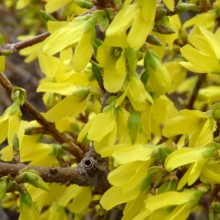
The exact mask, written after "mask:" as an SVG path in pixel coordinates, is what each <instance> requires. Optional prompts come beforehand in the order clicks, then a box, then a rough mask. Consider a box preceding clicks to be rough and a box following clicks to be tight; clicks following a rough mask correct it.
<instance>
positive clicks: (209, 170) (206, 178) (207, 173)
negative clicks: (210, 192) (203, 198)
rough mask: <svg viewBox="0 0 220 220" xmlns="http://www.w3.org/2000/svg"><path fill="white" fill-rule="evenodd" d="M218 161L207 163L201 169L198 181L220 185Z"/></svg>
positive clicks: (219, 165)
mask: <svg viewBox="0 0 220 220" xmlns="http://www.w3.org/2000/svg"><path fill="white" fill-rule="evenodd" d="M219 168H220V164H219V161H209V162H208V163H207V165H206V166H205V167H204V168H203V170H202V172H201V175H200V180H201V181H202V182H204V183H209V184H220V172H219Z"/></svg>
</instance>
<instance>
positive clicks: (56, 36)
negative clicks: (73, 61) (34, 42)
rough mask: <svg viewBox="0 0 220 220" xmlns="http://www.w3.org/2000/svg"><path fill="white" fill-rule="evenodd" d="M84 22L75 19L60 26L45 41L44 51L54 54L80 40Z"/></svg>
mask: <svg viewBox="0 0 220 220" xmlns="http://www.w3.org/2000/svg"><path fill="white" fill-rule="evenodd" d="M83 22H84V21H81V20H74V21H72V22H69V23H68V24H67V25H65V26H63V27H61V28H58V29H57V30H56V31H54V32H53V33H52V34H51V35H50V36H49V37H48V38H47V39H46V40H45V41H44V44H43V52H45V53H47V54H50V55H53V54H55V53H57V52H60V51H61V50H64V49H65V48H67V47H69V46H72V45H73V44H75V43H76V42H78V41H79V39H80V37H81V35H82V30H83ZM66 39H68V41H67V40H66Z"/></svg>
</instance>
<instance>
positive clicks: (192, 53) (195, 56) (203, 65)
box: [180, 45, 220, 72]
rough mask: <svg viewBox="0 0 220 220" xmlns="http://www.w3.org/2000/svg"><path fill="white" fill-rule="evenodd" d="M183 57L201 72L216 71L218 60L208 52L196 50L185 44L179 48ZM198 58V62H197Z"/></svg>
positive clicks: (217, 69)
mask: <svg viewBox="0 0 220 220" xmlns="http://www.w3.org/2000/svg"><path fill="white" fill-rule="evenodd" d="M180 51H181V53H182V55H183V57H184V58H185V59H187V60H188V61H189V62H190V63H191V64H192V65H195V66H196V68H198V69H199V70H200V71H201V72H218V71H219V68H220V64H219V62H218V60H217V59H216V58H215V57H214V56H211V55H209V54H205V53H203V52H202V51H198V50H197V49H195V48H193V47H192V46H190V45H186V46H184V47H182V48H181V49H180ZM198 60H200V62H198Z"/></svg>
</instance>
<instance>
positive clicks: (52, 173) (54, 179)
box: [0, 162, 89, 186]
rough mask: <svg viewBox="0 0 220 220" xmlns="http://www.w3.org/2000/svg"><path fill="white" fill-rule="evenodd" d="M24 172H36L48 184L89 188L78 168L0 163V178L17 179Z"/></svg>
mask: <svg viewBox="0 0 220 220" xmlns="http://www.w3.org/2000/svg"><path fill="white" fill-rule="evenodd" d="M22 170H26V171H28V170H35V171H37V172H38V173H39V175H40V177H41V178H42V179H43V180H44V181H45V182H48V183H62V184H78V185H80V186H88V185H89V183H88V181H87V179H86V177H85V176H83V175H81V174H80V173H79V171H78V168H77V167H75V168H72V167H68V168H64V167H43V166H30V165H25V164H22V163H16V164H13V163H3V162H0V176H1V177H3V176H8V175H10V176H11V177H13V178H14V177H16V176H17V175H18V174H19V173H20V172H21V171H22Z"/></svg>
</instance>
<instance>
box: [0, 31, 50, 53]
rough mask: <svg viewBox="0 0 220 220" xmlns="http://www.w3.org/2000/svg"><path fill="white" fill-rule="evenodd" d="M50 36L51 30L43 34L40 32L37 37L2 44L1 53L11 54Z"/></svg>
mask: <svg viewBox="0 0 220 220" xmlns="http://www.w3.org/2000/svg"><path fill="white" fill-rule="evenodd" d="M48 36H50V33H49V32H45V33H43V34H39V35H37V36H35V37H32V38H30V39H27V40H24V41H19V42H16V43H11V44H8V43H7V44H3V45H0V55H10V54H13V53H15V52H17V51H18V50H21V49H24V48H26V47H30V46H32V45H35V44H37V43H40V42H42V41H43V40H45V39H46V38H47V37H48Z"/></svg>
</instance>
